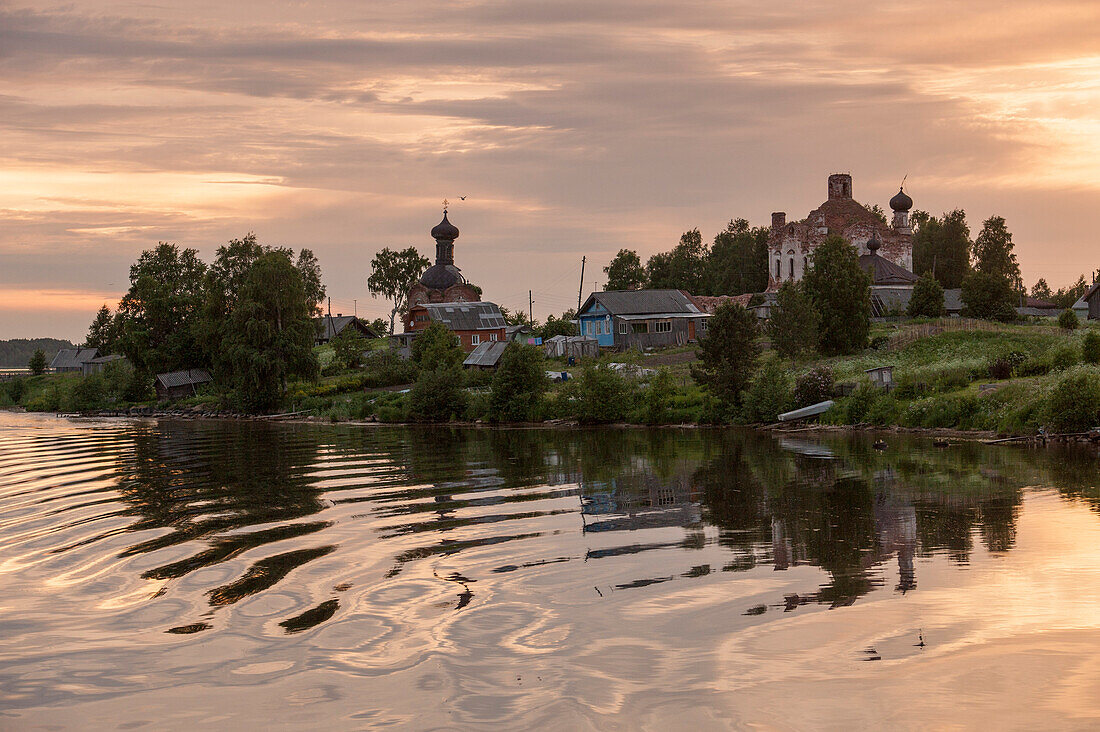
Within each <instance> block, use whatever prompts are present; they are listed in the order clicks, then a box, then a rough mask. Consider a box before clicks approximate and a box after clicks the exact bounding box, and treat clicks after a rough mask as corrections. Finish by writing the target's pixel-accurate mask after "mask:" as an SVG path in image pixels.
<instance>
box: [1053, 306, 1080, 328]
mask: <svg viewBox="0 0 1100 732" xmlns="http://www.w3.org/2000/svg"><path fill="white" fill-rule="evenodd" d="M1078 325H1080V323H1079V322H1078V320H1077V313H1075V312H1073V310H1072V309H1070V308H1066V309H1065V310H1063V311H1062V314H1061V315H1059V316H1058V327H1059V328H1061V329H1062V330H1076V329H1077V326H1078Z"/></svg>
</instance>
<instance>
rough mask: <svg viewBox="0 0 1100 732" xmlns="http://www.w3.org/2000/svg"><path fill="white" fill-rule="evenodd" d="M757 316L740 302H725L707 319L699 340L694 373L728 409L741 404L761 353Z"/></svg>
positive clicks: (698, 380)
mask: <svg viewBox="0 0 1100 732" xmlns="http://www.w3.org/2000/svg"><path fill="white" fill-rule="evenodd" d="M759 331H760V326H759V325H758V324H757V320H756V315H754V314H753V313H752V312H751V311H749V310H746V309H745V308H743V307H741V306H740V305H738V304H736V303H730V302H724V303H722V304H721V305H719V306H718V308H717V309H716V310H715V311H714V315H713V316H712V317H711V318H710V319H709V320H708V321H707V332H706V335H704V336H703V337H702V338H700V339H699V350H698V351H696V356H697V357H698V358H699V363H698V364H692V366H691V376H692V378H693V379H695V381H696V382H697V383H698V384H700V385H701V386H703V387H704V388H706V390H707V391H708V392H710V393H711V394H712V395H713V396H714V398H715V399H717V400H718V401H719V402H721V403H722V404H723V405H724V406H726V407H727V408H729V407H735V406H738V405H740V404H741V392H742V391H744V389H745V387H746V386H747V385H748V383H749V381H750V380H751V379H752V376H753V373H754V372H755V371H756V361H757V359H758V358H759V356H760V344H759V343H758V342H757V340H756V337H757V335H758V334H759Z"/></svg>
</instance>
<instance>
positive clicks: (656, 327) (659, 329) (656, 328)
mask: <svg viewBox="0 0 1100 732" xmlns="http://www.w3.org/2000/svg"><path fill="white" fill-rule="evenodd" d="M653 332H654V333H671V332H672V321H671V320H658V321H656V322H655V323H653Z"/></svg>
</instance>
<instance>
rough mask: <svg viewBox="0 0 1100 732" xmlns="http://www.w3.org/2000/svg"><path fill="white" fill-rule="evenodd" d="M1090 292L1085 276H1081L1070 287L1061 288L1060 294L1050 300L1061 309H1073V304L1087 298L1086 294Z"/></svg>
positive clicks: (1057, 293)
mask: <svg viewBox="0 0 1100 732" xmlns="http://www.w3.org/2000/svg"><path fill="white" fill-rule="evenodd" d="M1088 291H1089V284H1088V282H1087V281H1086V280H1085V276H1084V275H1081V276H1080V277H1078V278H1077V281H1076V282H1074V283H1073V284H1072V285H1071V286H1069V287H1059V288H1058V292H1056V293H1054V295H1053V296H1052V297H1051V298H1050V300H1051V302H1053V303H1054V304H1055V305H1057V306H1058V307H1060V308H1063V309H1064V308H1071V307H1073V304H1074V303H1075V302H1077V301H1078V300H1080V299H1081V298H1082V297H1084V296H1085V293H1086V292H1088Z"/></svg>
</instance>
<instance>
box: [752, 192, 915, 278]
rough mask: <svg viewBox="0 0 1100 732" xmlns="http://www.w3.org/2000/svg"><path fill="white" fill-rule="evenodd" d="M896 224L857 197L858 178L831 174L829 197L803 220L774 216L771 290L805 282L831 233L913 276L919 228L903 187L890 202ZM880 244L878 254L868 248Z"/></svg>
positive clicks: (770, 236) (770, 238) (770, 246)
mask: <svg viewBox="0 0 1100 732" xmlns="http://www.w3.org/2000/svg"><path fill="white" fill-rule="evenodd" d="M890 208H891V209H892V210H893V221H892V223H891V224H889V225H888V224H886V223H884V222H883V221H882V220H881V219H880V218H879V217H878V216H876V215H875V213H874V212H873V211H871V210H870V209H869V208H867V207H866V206H864V205H863V204H861V203H859V202H858V201H856V200H855V199H854V198H852V176H851V175H849V174H847V173H836V174H833V175H830V176H829V198H828V200H826V201H825V203H823V204H821V205H820V206H818V207H817V208H816V209H814V210H813V211H811V212H810V213H809V215H807V216H806V218H805V219H803V220H802V221H792V222H790V223H788V222H787V214H786V213H784V212H782V211H778V212H776V213H773V214H772V225H771V231H770V232H769V234H768V262H769V272H768V290H773V291H774V290H777V289H779V285H781V284H782V283H783V282H785V281H787V280H801V279H802V276H803V275H804V274H805V273H806V270H808V269H809V267H810V258H811V256H812V255H813V252H814V250H815V249H816V248H817V247H818V246H819V245H821V244H822V243H823V242H824V241H825V239H827V238H828V237H829V236H830V235H833V234H838V235H840V236H842V237H844V238H845V239H846V240H847V241H848V242H850V243H851V244H852V245H853V246H855V247H856V249H857V251H858V252H859V254H861V255H865V254H877V255H878V256H879V257H881V258H883V259H885V260H887V261H889V262H891V263H893V264H895V265H897V266H898V267H900V268H901V269H903V270H905V271H908V272H911V271H912V269H913V228H912V226H910V222H909V211H910V209H912V208H913V199H911V198H910V197H909V196H908V195H906V193H905V191H904V190H901V189H899V190H898V192H897V194H896V195H895V196H894V197H893V198H891V199H890ZM876 239H877V241H878V247H877V248H876V249H875V250H874V251H872V250H871V249H870V248H869V247H868V244H869V243H870V242H871V241H872V240H876Z"/></svg>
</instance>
